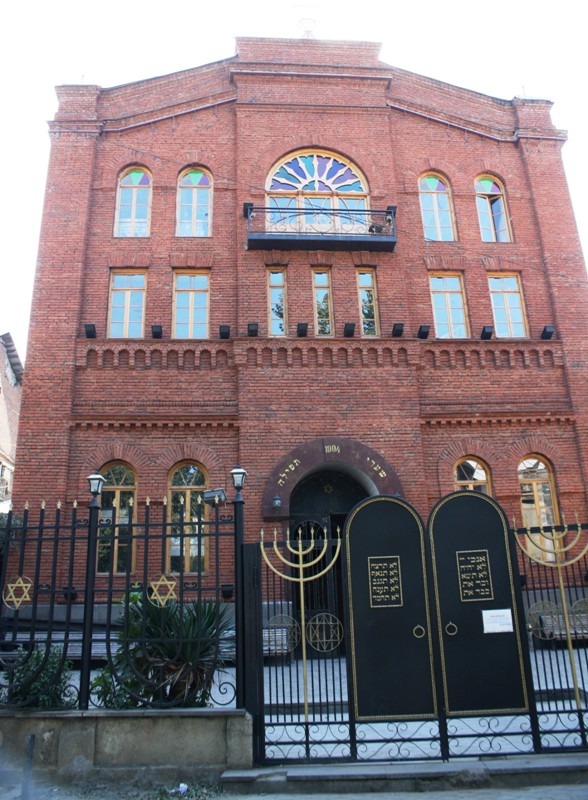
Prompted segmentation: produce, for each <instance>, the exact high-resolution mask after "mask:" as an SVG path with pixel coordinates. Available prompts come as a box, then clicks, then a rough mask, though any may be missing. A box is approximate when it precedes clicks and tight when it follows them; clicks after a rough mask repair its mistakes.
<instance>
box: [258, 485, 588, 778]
mask: <svg viewBox="0 0 588 800" xmlns="http://www.w3.org/2000/svg"><path fill="white" fill-rule="evenodd" d="M576 528H577V529H578V536H580V534H581V533H582V531H581V526H576ZM528 536H532V537H534V539H533V541H536V538H537V537H536V534H533V533H532V532H527V531H524V532H521V536H520V538H521V540H522V541H521V543H522V546H523V548H524V539H525V537H528ZM515 538H516V537H515V535H514V533H513V532H512V531H511V530H510V529H509V527H508V524H507V521H506V518H505V516H504V514H503V512H502V510H501V509H500V507H499V506H498V504H497V503H495V501H493V500H492V499H491V498H488V497H486V496H485V495H480V494H477V493H473V492H460V493H455V494H453V495H450V496H448V497H447V498H444V499H443V500H442V501H440V503H438V504H437V506H436V507H435V508H434V509H433V512H432V513H431V517H430V519H429V524H428V526H427V528H425V526H424V524H423V522H422V520H421V519H420V517H419V515H418V514H417V512H416V511H415V510H414V509H413V508H412V507H411V506H410V505H409V504H408V503H405V502H404V501H403V500H401V499H400V498H397V497H373V498H369V499H367V500H364V501H362V502H361V503H359V504H358V505H357V506H356V507H355V508H354V509H353V510H352V512H351V513H350V515H349V517H348V520H347V523H346V525H345V530H344V531H343V532H338V531H335V532H330V531H328V530H326V529H324V528H323V529H313V528H312V527H311V528H309V529H307V530H302V529H300V530H299V531H293V532H292V533H291V534H286V535H285V536H284V538H283V539H280V538H278V535H277V534H274V535H273V536H272V537H269V539H268V537H266V538H265V539H262V541H261V543H258V544H253V545H246V546H245V557H244V569H245V580H244V584H245V589H246V592H245V601H246V605H245V615H246V619H247V620H248V624H247V625H246V652H247V667H246V676H247V677H246V686H247V691H246V697H247V707H248V708H249V710H250V711H251V712H252V713H253V715H254V720H255V731H256V743H257V753H256V759H257V761H258V762H260V763H271V762H286V761H289V762H301V761H309V760H320V761H327V760H328V761H333V760H339V761H354V760H372V761H391V760H422V759H429V758H433V759H434V758H437V759H447V758H451V757H464V756H481V755H484V756H488V755H507V754H514V753H519V754H520V753H533V752H538V751H546V750H562V749H586V747H587V741H586V732H585V728H586V723H587V714H588V711H587V708H586V696H587V695H586V692H585V681H587V680H588V670H587V669H586V651H585V650H584V646H585V645H586V643H587V642H586V639H588V630H587V632H586V636H584V637H583V639H581V637H580V632H579V631H577V630H576V628H574V629H573V631H574V632H575V633H576V637H575V639H576V641H574V642H573V644H574V645H575V647H573V648H569V651H568V652H567V653H566V652H565V650H562V649H561V647H560V648H559V649H558V650H555V643H556V642H555V639H554V637H553V636H552V637H551V639H549V638H546V637H549V632H548V631H547V629H546V627H545V626H546V625H549V622H546V620H547V616H546V609H543V607H542V606H539V605H538V603H540V602H541V601H540V600H539V599H538V598H539V597H541V596H543V594H542V592H543V591H544V588H545V587H544V586H543V585H539V582H538V581H535V580H533V587H532V596H531V595H530V591H529V583H530V581H529V577H530V576H531V573H532V571H533V570H535V571H537V570H539V571H541V570H543V571H544V570H547V574H551V573H550V572H549V566H545V565H546V564H547V565H548V564H549V563H550V562H548V561H545V562H543V563H542V564H541V565H539V566H538V565H537V564H534V562H532V561H531V558H530V555H529V554H528V553H526V552H524V549H522V550H519V549H518V548H517V547H516V543H515ZM561 538H562V537H561V536H560V537H559V539H558V541H560V540H561ZM576 551H577V552H576V556H575V562H574V563H575V571H576V572H577V571H578V569H579V565H578V560H579V556H580V555H581V557H582V558H584V559H585V557H586V553H585V552H583V553H582V552H580V551H579V550H578V548H576ZM554 552H556V553H559V549H558V548H556V549H555V551H554ZM568 555H569V553H568ZM556 560H557V563H559V565H560V568H559V570H558V571H559V573H561V575H564V570H565V565H564V562H563V559H562V558H560V556H559V555H558V556H557V559H556ZM568 561H569V558H568ZM339 563H341V564H342V567H343V568H342V569H341V568H339V569H337V568H335V565H337V564H339ZM566 563H567V562H566ZM552 572H553V570H552ZM521 575H522V576H523V577H522V578H521ZM341 576H342V578H343V584H344V586H343V588H344V592H342V591H341V587H340V585H339V583H340V581H341ZM525 579H526V582H527V586H526V587H524V588H525V592H524V595H523V593H522V591H521V583H522V582H525ZM554 580H555V576H554ZM572 580H573V575H571V574H569V575H568V574H567V573H566V574H565V575H564V577H562V578H561V580H559V581H558V584H557V585H560V586H561V587H563V594H562V598H564V599H565V597H566V594H569V592H570V587H571V581H572ZM552 584H553V581H552ZM549 591H550V592H551V594H550V597H552V598H553V592H552V589H549ZM574 592H575V594H574V602H575V603H576V604H577V603H578V600H579V599H582V598H583V597H584V587H580V588H578V586H575V587H574ZM579 592H580V593H581V595H582V598H580V597H579V596H578V594H579ZM343 598H344V599H343ZM531 601H534V602H531ZM552 605H553V604H552ZM587 605H588V604H587ZM577 607H579V606H577ZM547 610H549V609H548V608H547ZM540 611H543V612H544V613H543V614H541V613H540ZM533 615H534V616H533ZM584 615H585V616H586V610H584ZM533 620H534V623H533ZM562 624H563V623H562ZM529 625H531V627H530V628H529ZM533 625H534V627H533ZM568 627H569V626H568ZM552 628H553V625H552ZM587 628H588V626H587ZM538 632H540V633H541V636H543V637H544V638H543V639H540V638H539V637H538ZM529 640H530V642H531V658H530V655H529ZM546 642H549V644H550V645H551V644H553V645H554V650H553V652H551V653H549V660H548V661H546V660H545V648H543V649H542V650H541V654H540V657H539V659H538V655H537V651H538V650H539V647H538V643H539V644H541V645H545V643H546ZM566 658H567V659H568V661H569V663H568V665H567V666H565V664H564V662H565V660H566ZM570 659H571V660H570ZM562 665H563V666H562ZM547 673H549V674H547ZM570 676H572V677H571V678H570ZM573 676H575V678H574V677H573ZM572 678H573V680H572ZM569 683H572V684H573V685H572V687H571V688H570V686H568V684H569Z"/></svg>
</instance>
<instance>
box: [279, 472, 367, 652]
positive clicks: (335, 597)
mask: <svg viewBox="0 0 588 800" xmlns="http://www.w3.org/2000/svg"><path fill="white" fill-rule="evenodd" d="M343 470H344V466H343V468H342V469H341V468H340V469H337V468H336V467H334V466H330V467H329V468H327V469H317V470H316V471H315V472H313V473H311V474H310V475H307V476H306V478H303V480H301V481H300V483H298V484H297V485H296V487H295V488H294V490H293V492H292V495H291V497H290V518H289V528H290V536H291V537H292V536H293V537H298V536H300V538H301V539H302V540H303V541H304V542H305V549H308V554H307V556H305V558H306V560H307V562H310V561H312V560H313V559H314V558H315V556H316V554H317V553H318V551H319V550H320V548H321V547H322V542H323V537H326V538H327V539H329V540H330V542H335V541H336V539H337V537H338V536H341V535H342V534H343V527H344V525H345V520H346V518H347V515H348V513H349V512H350V511H351V509H352V508H353V507H354V506H355V505H356V504H357V503H359V502H360V501H361V500H364V499H365V498H366V497H368V496H369V495H370V494H371V492H369V491H368V489H367V488H366V487H365V486H362V485H361V483H360V482H359V481H358V480H356V478H355V477H353V476H352V475H350V474H346V472H345V471H343ZM313 542H314V543H315V547H312V543H313ZM335 546H336V545H334V544H331V545H330V548H329V549H330V552H329V554H327V555H326V561H327V562H328V561H330V560H331V558H332V556H333V555H334V553H333V550H334V548H335ZM323 565H324V561H323V559H321V560H320V561H319V562H318V563H317V564H316V566H311V565H310V564H309V568H308V571H309V574H312V573H314V574H318V571H319V570H322V568H323ZM298 602H299V598H297V597H296V596H295V599H294V603H295V607H297V606H298ZM304 603H305V607H306V613H307V615H308V619H309V620H310V621H312V619H313V618H317V617H321V618H322V617H323V615H325V614H327V615H329V619H331V618H332V617H335V618H337V619H339V620H340V622H341V624H342V619H343V613H342V609H343V580H342V559H341V558H338V559H337V560H336V561H335V564H334V566H333V569H331V570H329V571H328V572H327V573H326V574H325V575H322V576H321V577H318V578H317V579H316V580H311V581H309V582H308V583H306V584H305V586H304ZM297 610H298V609H297ZM323 627H324V625H323ZM341 646H342V642H341ZM310 653H311V655H312V654H313V651H312V648H311V649H310Z"/></svg>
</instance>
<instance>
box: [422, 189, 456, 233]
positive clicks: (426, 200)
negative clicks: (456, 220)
mask: <svg viewBox="0 0 588 800" xmlns="http://www.w3.org/2000/svg"><path fill="white" fill-rule="evenodd" d="M419 199H420V204H421V217H422V220H423V229H424V233H425V239H427V240H428V241H433V242H453V240H454V239H455V231H454V228H453V215H452V213H451V201H450V198H449V191H448V188H447V185H446V183H445V182H444V181H443V180H442V179H441V178H440V177H439V176H438V175H425V176H423V177H422V178H421V179H420V181H419Z"/></svg>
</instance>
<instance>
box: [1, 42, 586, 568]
mask: <svg viewBox="0 0 588 800" xmlns="http://www.w3.org/2000/svg"><path fill="white" fill-rule="evenodd" d="M378 50H379V48H378V45H375V44H371V43H355V42H353V43H352V42H320V41H309V40H274V39H238V41H237V55H236V56H234V57H232V58H228V59H226V60H224V61H220V62H217V63H213V64H209V65H206V66H201V67H197V68H195V69H192V70H187V71H185V72H180V73H176V74H172V75H167V76H163V77H158V78H153V79H149V80H145V81H140V82H138V83H133V84H129V85H124V86H118V87H114V88H110V89H102V88H100V87H98V86H61V87H59V88H58V90H57V93H58V97H59V110H58V112H57V114H56V117H55V119H54V120H53V121H52V122H51V123H50V135H51V139H52V151H51V159H50V164H49V174H48V180H47V192H46V202H45V212H44V218H43V227H42V234H41V242H40V249H39V261H38V269H37V277H36V284H35V294H34V300H33V312H32V322H31V329H30V340H29V341H30V343H29V354H28V358H27V369H26V380H25V387H24V395H23V406H22V415H21V428H20V438H19V449H18V456H17V471H16V484H15V507H16V506H17V505H18V504H19V503H20V502H23V501H24V500H29V501H30V502H31V504H35V503H38V502H39V501H41V500H42V499H47V500H49V499H50V498H56V499H61V500H62V501H65V502H71V501H73V500H74V499H75V498H78V499H80V500H83V499H84V498H86V497H87V488H86V476H87V475H88V474H89V473H90V472H91V471H93V470H95V469H100V470H102V471H103V473H104V474H106V475H107V477H108V478H109V482H110V483H109V485H107V488H106V491H105V495H104V498H105V499H104V500H103V503H105V504H106V505H108V504H109V503H111V501H112V500H113V499H116V500H117V501H118V505H119V508H120V509H121V510H122V509H125V508H127V509H128V511H127V513H128V514H130V513H132V512H131V510H130V506H129V500H130V499H131V498H132V499H133V501H134V504H135V506H136V505H137V504H138V505H141V504H142V503H143V502H144V501H145V499H146V498H147V497H150V498H151V502H152V503H153V502H155V501H158V502H162V499H163V498H164V497H168V498H170V500H171V502H172V506H173V504H174V503H175V502H177V500H178V498H179V497H180V496H182V497H184V498H185V499H187V500H188V501H189V500H190V498H189V497H188V496H189V495H190V494H195V492H196V491H197V490H200V489H202V488H203V487H205V486H208V487H219V486H222V487H225V488H226V489H227V494H228V495H229V497H230V496H231V494H232V490H231V489H230V487H229V484H230V480H229V478H228V473H229V471H230V470H231V468H233V467H234V466H235V465H236V464H238V463H239V464H241V465H242V466H244V467H245V468H246V469H247V470H248V472H249V477H248V480H247V484H246V487H245V498H246V520H247V535H248V536H249V537H252V536H257V534H258V530H259V528H260V527H261V526H262V525H265V526H270V527H271V526H272V523H273V522H275V521H279V522H280V524H283V523H284V522H285V521H287V520H292V521H293V522H295V523H297V524H298V523H300V522H302V521H304V520H313V521H318V522H320V523H321V524H325V525H327V524H330V523H339V522H340V521H341V520H342V519H344V515H345V514H346V513H347V511H348V510H349V509H350V508H351V507H352V506H353V505H354V504H355V502H357V501H358V500H360V499H361V498H363V497H365V496H367V495H373V494H377V493H396V492H398V493H400V494H401V495H402V496H404V497H405V498H406V499H407V500H408V501H410V502H411V503H413V504H414V505H415V507H416V508H417V509H418V511H419V512H420V513H421V514H422V515H423V516H424V517H425V518H426V516H427V514H428V513H429V510H430V509H431V507H432V506H433V504H434V503H435V502H436V501H437V500H438V499H439V497H441V496H442V495H444V494H445V493H447V492H449V491H451V490H452V489H453V488H454V487H456V486H469V487H470V488H475V489H478V490H482V491H488V492H490V493H492V495H493V496H494V497H496V499H497V500H498V501H499V502H500V503H502V504H503V506H504V507H505V509H506V511H507V512H508V514H509V516H510V517H512V516H515V517H516V519H517V523H518V524H520V522H521V519H523V517H522V512H521V508H524V509H525V513H524V520H525V521H526V522H527V523H533V522H536V521H537V520H542V521H544V522H549V521H551V520H553V519H557V518H558V515H561V513H562V512H564V513H565V514H566V515H567V516H568V517H569V518H570V519H571V518H572V516H573V514H574V513H575V512H577V513H578V514H579V515H580V516H581V517H582V518H585V515H586V513H587V511H588V509H587V490H588V483H587V482H588V464H587V460H586V459H587V453H586V443H587V442H588V342H587V340H586V337H585V336H584V335H583V334H582V333H581V332H579V329H578V319H581V318H583V311H584V310H585V308H586V306H587V301H588V295H587V292H586V269H585V265H584V262H583V259H582V253H581V249H580V244H579V240H578V235H577V231H576V226H575V222H574V217H573V212H572V208H571V204H570V199H569V195H568V190H567V185H566V179H565V175H564V170H563V166H562V160H561V154H560V151H561V148H562V146H563V144H564V142H565V138H566V137H565V134H564V133H563V132H562V131H559V130H556V129H555V128H554V126H553V124H552V122H551V120H550V105H551V104H550V103H549V102H548V101H543V100H526V99H519V98H515V99H514V100H512V101H506V100H500V99H496V98H492V97H487V96H484V95H481V94H477V93H476V92H472V91H467V90H465V89H461V88H457V87H455V86H450V85H447V84H444V83H441V82H439V81H436V80H434V79H432V78H426V77H423V76H420V75H415V74H412V73H409V72H405V71H403V70H401V69H397V68H393V67H390V66H388V65H386V64H383V63H381V62H380V61H379V60H378ZM182 557H185V558H186V559H187V560H186V561H185V567H186V568H187V569H190V566H191V563H192V562H191V561H190V558H191V556H190V554H181V553H176V554H175V555H174V554H173V553H172V554H171V556H170V559H171V563H170V564H169V567H170V569H172V570H174V569H176V568H177V566H178V564H177V563H176V561H174V559H178V558H182Z"/></svg>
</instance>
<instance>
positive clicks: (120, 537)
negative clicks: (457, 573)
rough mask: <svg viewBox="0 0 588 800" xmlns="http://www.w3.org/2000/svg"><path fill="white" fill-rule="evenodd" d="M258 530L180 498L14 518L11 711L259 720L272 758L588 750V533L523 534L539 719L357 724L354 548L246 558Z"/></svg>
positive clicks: (6, 646)
mask: <svg viewBox="0 0 588 800" xmlns="http://www.w3.org/2000/svg"><path fill="white" fill-rule="evenodd" d="M242 524H243V521H242V507H241V505H239V504H238V503H235V506H234V508H231V509H229V508H226V507H224V506H222V505H220V504H219V503H218V502H215V503H213V505H212V506H205V505H204V504H203V503H199V504H198V506H197V508H196V511H195V512H194V513H193V514H191V515H190V518H189V519H187V518H186V516H185V514H184V512H183V509H179V511H178V512H177V513H175V512H174V514H173V515H171V514H170V510H169V508H168V507H167V506H166V505H165V504H164V503H161V504H157V505H155V504H153V505H149V504H147V505H145V506H141V508H140V509H135V510H134V511H128V510H127V511H126V512H124V513H121V511H119V510H118V511H117V509H116V508H114V509H110V510H108V512H106V511H105V510H100V509H98V508H97V507H96V508H95V509H90V511H89V512H88V511H87V510H85V509H84V510H83V511H82V509H79V508H76V507H73V508H68V509H61V508H59V507H58V508H56V509H55V511H51V512H50V511H49V510H47V509H45V508H42V509H41V510H40V512H39V513H38V514H36V515H34V516H33V514H31V513H30V512H29V511H28V510H25V511H24V512H23V513H22V514H20V515H19V514H14V513H10V514H8V516H7V517H6V518H5V519H4V520H3V522H2V524H1V525H0V557H1V563H0V587H1V590H2V605H1V610H0V707H2V708H9V709H18V708H34V707H45V708H59V709H68V708H71V709H76V708H82V709H83V708H88V707H104V708H117V709H121V708H137V707H156V708H166V707H177V706H185V707H195V706H199V705H200V706H201V705H215V706H218V707H227V706H238V707H246V708H247V709H248V710H250V711H251V712H252V713H253V714H254V717H255V730H256V731H257V738H256V756H257V760H258V761H260V762H275V761H280V762H281V761H309V760H313V759H316V760H333V759H335V760H344V761H353V760H385V761H390V760H410V759H419V760H421V759H424V758H425V759H426V758H431V759H438V758H443V757H446V755H444V754H446V753H448V754H449V756H451V757H464V756H477V757H479V756H481V755H508V754H513V753H533V752H537V751H543V752H549V751H558V750H559V751H561V750H578V749H581V750H586V749H588V737H587V726H588V524H583V525H578V524H576V525H572V526H557V527H553V528H542V529H527V528H520V529H515V530H511V532H510V536H511V537H513V538H514V539H516V540H517V542H518V545H519V549H518V551H517V552H518V560H517V566H518V575H515V576H514V577H515V580H516V581H518V582H520V585H521V596H522V604H523V609H524V617H525V621H526V630H525V632H524V638H525V641H526V644H527V645H528V653H529V661H530V665H531V673H532V685H533V703H532V704H531V710H530V713H528V714H496V715H492V716H489V715H484V716H475V715H471V716H468V717H459V718H456V717H448V716H444V715H443V713H441V714H440V716H439V718H437V719H418V718H416V717H413V718H411V719H406V720H395V721H388V722H382V723H378V722H357V723H355V722H353V720H352V718H351V716H350V710H349V700H348V698H349V689H348V686H349V676H348V656H347V649H346V648H347V626H348V623H347V620H346V617H345V609H344V602H343V598H344V592H343V586H342V584H343V580H344V574H343V569H342V566H341V557H340V555H339V547H340V540H339V537H333V538H330V537H327V538H326V539H325V538H324V537H319V538H318V539H317V541H315V542H312V541H306V540H303V541H302V543H300V542H298V541H297V540H296V538H295V537H293V538H292V540H290V541H278V542H277V543H274V542H267V541H266V542H265V544H264V545H263V546H264V547H265V551H266V552H265V557H262V552H261V547H262V543H260V542H257V543H250V544H247V545H245V547H244V549H243V552H241V538H240V537H241V535H242ZM239 527H241V531H240V533H239V531H238V529H239ZM299 547H303V549H304V548H308V553H306V552H305V553H302V552H298V548H299ZM289 548H290V549H289ZM293 551H294V552H293ZM281 554H286V556H287V558H285V559H284V557H282V556H281ZM319 556H320V559H319ZM242 557H244V559H245V563H244V566H243V569H244V582H245V585H244V594H243V596H241V594H240V588H239V587H240V583H241V581H242V580H243V579H242V578H240V570H241V558H242ZM315 559H317V560H316V562H315ZM326 567H328V569H326ZM241 599H242V602H239V601H240V600H241ZM236 611H237V612H238V613H236ZM239 620H241V624H242V626H243V627H242V634H243V641H241V645H240V647H239V644H238V643H239V641H240V636H239ZM382 635H385V632H384V631H383V632H382ZM239 650H240V658H239V659H238V658H237V656H238V655H239ZM245 650H246V652H247V659H246V661H245V662H244V653H245ZM399 658H402V654H401V653H399ZM496 677H497V680H500V676H499V675H497V676H496ZM374 691H377V685H374Z"/></svg>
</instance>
